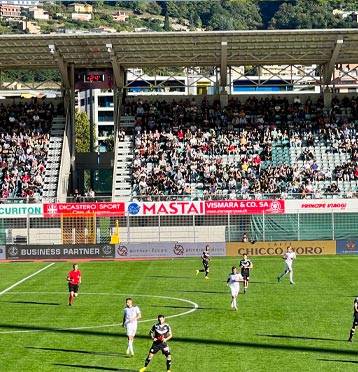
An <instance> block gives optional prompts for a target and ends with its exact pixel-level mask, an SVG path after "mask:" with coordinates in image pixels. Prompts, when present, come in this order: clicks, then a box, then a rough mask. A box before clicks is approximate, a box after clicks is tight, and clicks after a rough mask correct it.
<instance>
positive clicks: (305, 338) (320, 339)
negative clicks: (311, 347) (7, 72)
mask: <svg viewBox="0 0 358 372" xmlns="http://www.w3.org/2000/svg"><path fill="white" fill-rule="evenodd" d="M256 336H263V337H272V338H285V339H293V340H316V341H336V342H341V341H347V340H346V339H337V338H325V337H309V336H289V335H265V334H257V335H256Z"/></svg>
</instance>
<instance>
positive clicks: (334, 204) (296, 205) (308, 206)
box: [285, 199, 358, 213]
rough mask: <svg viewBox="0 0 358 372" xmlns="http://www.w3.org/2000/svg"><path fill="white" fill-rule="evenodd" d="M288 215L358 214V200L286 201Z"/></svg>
mask: <svg viewBox="0 0 358 372" xmlns="http://www.w3.org/2000/svg"><path fill="white" fill-rule="evenodd" d="M285 212H286V213H332V212H334V213H342V212H346V213H349V212H350V213H352V212H358V199H297V200H286V204H285Z"/></svg>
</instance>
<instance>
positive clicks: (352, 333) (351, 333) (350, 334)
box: [349, 329, 355, 340]
mask: <svg viewBox="0 0 358 372" xmlns="http://www.w3.org/2000/svg"><path fill="white" fill-rule="evenodd" d="M354 333H355V330H354V329H351V332H350V333H349V339H350V340H351V339H352V338H353V335H354Z"/></svg>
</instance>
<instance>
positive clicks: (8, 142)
mask: <svg viewBox="0 0 358 372" xmlns="http://www.w3.org/2000/svg"><path fill="white" fill-rule="evenodd" d="M53 114H54V106H53V104H52V103H49V102H47V101H45V100H37V99H33V100H31V101H26V102H19V103H14V104H12V105H5V104H0V198H2V199H8V198H38V197H40V196H41V194H42V187H43V182H44V172H45V167H46V158H47V152H48V145H49V132H50V128H51V123H52V118H53Z"/></svg>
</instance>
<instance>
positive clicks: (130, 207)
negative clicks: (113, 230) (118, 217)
mask: <svg viewBox="0 0 358 372" xmlns="http://www.w3.org/2000/svg"><path fill="white" fill-rule="evenodd" d="M126 204H127V205H126V211H127V213H128V215H130V216H160V215H161V216H182V215H186V216H190V215H201V214H204V213H205V211H204V203H203V202H201V201H185V200H184V201H171V202H130V203H126Z"/></svg>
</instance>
